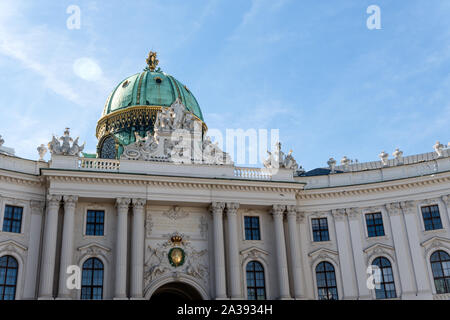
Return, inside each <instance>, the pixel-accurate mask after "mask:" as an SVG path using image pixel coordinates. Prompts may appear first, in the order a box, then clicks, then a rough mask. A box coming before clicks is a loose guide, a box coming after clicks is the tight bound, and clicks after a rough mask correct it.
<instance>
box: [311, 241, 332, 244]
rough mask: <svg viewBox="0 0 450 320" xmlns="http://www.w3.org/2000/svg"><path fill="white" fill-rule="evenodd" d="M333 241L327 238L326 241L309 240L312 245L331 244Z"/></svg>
mask: <svg viewBox="0 0 450 320" xmlns="http://www.w3.org/2000/svg"><path fill="white" fill-rule="evenodd" d="M332 243H333V241H331V240H327V241H314V240H313V241H311V244H312V245H324V244H332Z"/></svg>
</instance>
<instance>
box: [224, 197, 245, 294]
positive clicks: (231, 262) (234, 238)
mask: <svg viewBox="0 0 450 320" xmlns="http://www.w3.org/2000/svg"><path fill="white" fill-rule="evenodd" d="M226 206H227V220H228V246H229V248H228V249H229V251H228V253H229V256H228V270H229V272H230V285H231V299H242V290H241V272H240V265H239V247H238V231H237V228H238V227H237V210H238V208H239V203H227V205H226Z"/></svg>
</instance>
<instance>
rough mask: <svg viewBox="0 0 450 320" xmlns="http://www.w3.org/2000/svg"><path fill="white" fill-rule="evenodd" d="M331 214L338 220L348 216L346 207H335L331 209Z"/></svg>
mask: <svg viewBox="0 0 450 320" xmlns="http://www.w3.org/2000/svg"><path fill="white" fill-rule="evenodd" d="M331 214H332V215H333V218H334V219H335V220H336V221H343V220H344V219H345V217H346V216H347V212H346V210H345V209H333V210H331Z"/></svg>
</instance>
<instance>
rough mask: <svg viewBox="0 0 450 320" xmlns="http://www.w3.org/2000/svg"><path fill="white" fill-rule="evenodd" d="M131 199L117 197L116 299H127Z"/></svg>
mask: <svg viewBox="0 0 450 320" xmlns="http://www.w3.org/2000/svg"><path fill="white" fill-rule="evenodd" d="M130 202H131V199H129V198H118V199H116V207H117V236H116V254H115V259H116V273H115V288H114V299H117V300H120V299H123V300H125V299H127V295H126V288H127V222H128V209H129V207H130Z"/></svg>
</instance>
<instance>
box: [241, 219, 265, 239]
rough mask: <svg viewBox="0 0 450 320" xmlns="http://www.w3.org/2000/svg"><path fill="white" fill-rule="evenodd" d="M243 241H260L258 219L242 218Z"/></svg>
mask: <svg viewBox="0 0 450 320" xmlns="http://www.w3.org/2000/svg"><path fill="white" fill-rule="evenodd" d="M244 224H245V240H261V235H260V231H259V217H244Z"/></svg>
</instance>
